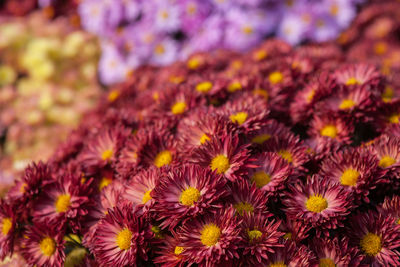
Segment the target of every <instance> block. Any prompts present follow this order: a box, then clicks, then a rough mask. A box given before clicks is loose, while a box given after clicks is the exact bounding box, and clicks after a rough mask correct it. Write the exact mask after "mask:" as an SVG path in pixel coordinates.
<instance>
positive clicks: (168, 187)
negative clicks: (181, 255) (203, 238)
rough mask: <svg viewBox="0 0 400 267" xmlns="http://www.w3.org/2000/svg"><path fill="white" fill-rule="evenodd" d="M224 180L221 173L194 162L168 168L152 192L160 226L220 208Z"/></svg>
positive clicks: (223, 192)
mask: <svg viewBox="0 0 400 267" xmlns="http://www.w3.org/2000/svg"><path fill="white" fill-rule="evenodd" d="M225 182H226V180H225V179H223V178H222V177H221V175H218V174H216V173H215V172H212V171H211V170H209V169H204V168H202V167H200V166H197V165H191V164H188V165H183V166H182V167H180V168H174V169H171V170H170V171H168V173H167V174H166V177H165V178H163V179H162V180H161V181H160V183H159V185H158V186H157V187H156V188H155V189H154V191H153V194H152V195H153V198H154V200H155V203H156V204H155V205H154V207H153V208H154V210H155V212H156V214H157V219H158V220H161V221H162V222H161V224H160V227H161V228H166V227H169V228H171V229H172V228H174V227H175V226H176V225H177V224H179V223H184V222H185V221H186V220H187V219H191V218H194V217H196V216H201V215H202V214H204V213H205V212H212V211H213V210H216V209H220V208H221V207H222V201H221V200H222V198H223V197H224V196H226V195H227V193H228V192H227V191H226V189H225V188H224V186H225Z"/></svg>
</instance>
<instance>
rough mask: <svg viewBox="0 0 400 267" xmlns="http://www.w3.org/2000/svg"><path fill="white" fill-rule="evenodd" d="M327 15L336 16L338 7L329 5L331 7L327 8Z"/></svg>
mask: <svg viewBox="0 0 400 267" xmlns="http://www.w3.org/2000/svg"><path fill="white" fill-rule="evenodd" d="M329 13H330V14H331V15H332V16H336V15H337V14H338V13H339V7H338V5H336V4H333V5H331V7H330V8H329Z"/></svg>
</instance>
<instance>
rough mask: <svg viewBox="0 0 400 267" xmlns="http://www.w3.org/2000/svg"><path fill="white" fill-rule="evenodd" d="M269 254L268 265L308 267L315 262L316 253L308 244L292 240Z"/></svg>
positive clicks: (272, 266)
mask: <svg viewBox="0 0 400 267" xmlns="http://www.w3.org/2000/svg"><path fill="white" fill-rule="evenodd" d="M268 256H269V258H268V261H267V263H266V266H271V267H274V266H276V267H281V266H288V267H294V266H296V267H308V266H312V263H313V262H315V257H314V255H313V254H312V252H311V251H310V250H309V249H308V248H307V247H306V246H304V245H299V246H297V245H296V244H295V243H294V242H292V241H285V243H284V247H279V248H276V249H275V251H274V253H270V255H268Z"/></svg>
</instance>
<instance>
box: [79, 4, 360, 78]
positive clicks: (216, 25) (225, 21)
mask: <svg viewBox="0 0 400 267" xmlns="http://www.w3.org/2000/svg"><path fill="white" fill-rule="evenodd" d="M361 2H363V1H359V0H324V1H312V0H296V1H293V0H288V1H281V0H251V1H250V0H234V1H220V0H179V1H175V0H166V1H159V0H148V1H138V0H128V1H121V0H115V1H108V0H85V1H81V2H80V4H79V6H78V13H79V15H80V17H81V22H82V26H83V28H84V29H86V30H87V31H89V32H92V33H95V34H96V35H98V36H100V38H101V39H102V40H103V45H102V59H101V61H100V64H99V69H100V78H101V80H102V82H104V83H105V84H114V83H116V82H120V81H123V80H125V78H126V76H127V75H128V76H129V75H130V72H131V70H132V69H134V68H136V67H137V66H140V65H143V64H155V65H166V64H170V63H172V62H174V61H176V60H182V59H183V60H185V59H187V57H188V55H190V54H192V53H193V52H199V51H203V52H205V51H212V50H215V49H230V50H234V51H248V49H250V48H252V47H254V46H255V45H258V44H260V42H261V41H262V40H264V39H265V38H266V37H267V36H271V35H277V36H279V37H281V38H283V39H284V40H286V41H288V42H289V43H292V44H296V43H299V42H301V41H303V40H315V41H326V40H331V39H334V38H335V37H336V36H337V35H338V34H339V32H340V31H341V30H343V29H344V28H345V27H347V26H348V25H349V24H350V22H351V20H352V19H353V18H354V16H355V14H356V10H357V4H358V3H361Z"/></svg>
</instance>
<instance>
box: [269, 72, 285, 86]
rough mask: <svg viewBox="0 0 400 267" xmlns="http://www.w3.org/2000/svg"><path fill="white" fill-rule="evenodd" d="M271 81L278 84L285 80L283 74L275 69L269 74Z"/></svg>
mask: <svg viewBox="0 0 400 267" xmlns="http://www.w3.org/2000/svg"><path fill="white" fill-rule="evenodd" d="M268 79H269V82H270V83H272V84H278V83H280V82H282V80H283V74H282V73H281V72H280V71H274V72H272V73H270V74H269V76H268Z"/></svg>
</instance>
